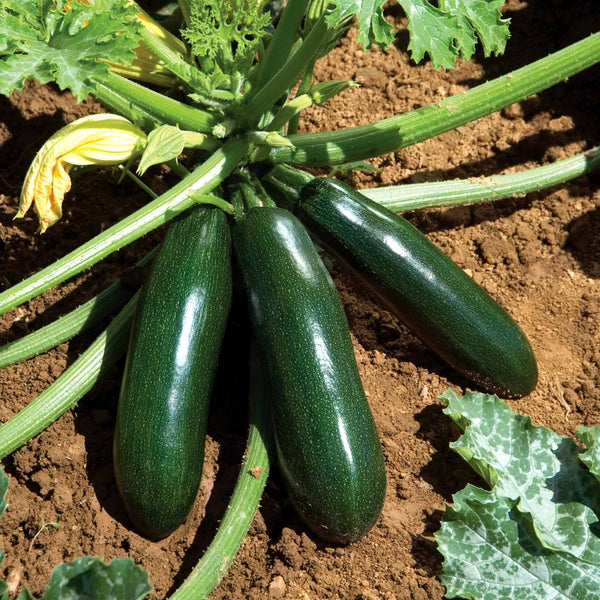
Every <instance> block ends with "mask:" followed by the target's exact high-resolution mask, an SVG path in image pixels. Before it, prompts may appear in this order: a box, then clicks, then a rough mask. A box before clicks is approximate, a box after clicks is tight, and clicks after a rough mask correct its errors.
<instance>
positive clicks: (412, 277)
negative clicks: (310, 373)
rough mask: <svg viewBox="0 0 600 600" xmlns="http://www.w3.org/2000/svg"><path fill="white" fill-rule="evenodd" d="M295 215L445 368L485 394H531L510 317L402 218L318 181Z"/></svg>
mask: <svg viewBox="0 0 600 600" xmlns="http://www.w3.org/2000/svg"><path fill="white" fill-rule="evenodd" d="M295 213H296V214H297V216H298V217H299V218H300V220H301V221H302V222H303V223H304V224H305V225H306V226H307V227H308V228H309V229H310V230H311V231H312V232H313V233H314V234H315V235H316V237H317V238H318V239H319V240H320V242H321V243H322V244H323V245H324V246H325V247H326V248H328V249H329V250H330V251H332V252H333V253H334V254H335V255H336V256H337V257H338V258H339V259H340V260H341V261H342V262H343V263H345V264H346V265H347V266H348V267H350V269H351V270H352V271H354V273H355V274H356V275H357V276H358V277H359V278H360V279H361V280H362V281H363V283H365V284H366V285H367V286H368V287H369V289H371V290H372V291H373V292H374V293H375V295H376V296H378V297H379V299H380V300H381V301H382V303H383V304H384V305H385V306H387V308H388V309H389V310H390V311H391V312H392V313H393V314H395V315H396V317H397V318H398V319H399V320H400V321H402V322H403V323H405V324H406V325H407V326H408V327H409V328H410V329H411V330H412V331H413V332H414V333H415V334H416V335H417V336H418V337H419V338H421V340H422V341H423V342H424V343H425V344H426V345H427V346H429V347H430V348H431V349H432V350H434V351H435V352H436V353H437V354H438V355H439V356H441V357H442V358H443V359H444V360H445V361H446V362H447V363H448V364H450V365H451V366H452V367H454V368H455V369H456V370H457V371H459V372H460V373H462V374H463V375H464V376H465V377H466V378H468V379H470V380H471V381H473V382H474V383H475V384H476V385H478V386H479V387H481V388H483V389H485V390H487V391H488V392H493V393H496V394H498V395H500V396H504V397H520V396H524V395H526V394H529V393H530V392H531V391H532V390H533V389H534V387H535V385H536V383H537V377H538V371H537V364H536V360H535V357H534V354H533V351H532V349H531V346H530V344H529V342H528V341H527V338H526V337H525V335H524V333H523V332H522V330H521V329H520V327H519V326H518V325H517V324H516V323H515V321H514V320H513V319H512V317H510V315H509V314H508V313H507V312H506V311H505V310H504V309H503V308H502V307H501V306H500V305H499V304H498V303H497V302H496V301H495V300H494V299H492V297H491V296H490V295H489V294H488V293H487V292H486V291H485V290H484V289H483V288H481V287H480V286H479V285H477V283H475V282H474V281H473V280H472V279H471V278H470V277H469V276H468V275H467V274H466V273H465V272H464V271H463V270H462V269H461V268H460V267H458V266H457V265H456V264H455V263H454V262H453V261H452V260H450V258H448V257H447V256H446V255H445V254H444V253H443V252H442V251H440V250H439V249H438V248H437V247H436V246H435V245H434V244H432V243H431V242H430V241H429V240H428V239H427V237H425V235H423V234H422V233H421V232H420V231H419V230H418V229H416V228H415V227H413V225H411V224H410V223H409V222H408V221H407V220H406V219H404V218H402V217H400V216H398V215H396V214H394V213H393V212H391V211H389V210H387V209H386V208H383V207H381V206H379V205H378V204H376V203H375V202H373V201H371V200H369V199H368V198H366V197H365V196H363V195H362V194H360V193H359V192H357V191H356V190H354V189H353V188H351V187H350V186H347V185H345V184H343V183H340V182H338V181H334V180H332V179H326V178H316V179H314V180H312V181H311V182H310V183H308V184H307V185H306V186H305V187H304V188H303V189H302V192H301V194H300V201H299V203H298V205H297V207H296V210H295Z"/></svg>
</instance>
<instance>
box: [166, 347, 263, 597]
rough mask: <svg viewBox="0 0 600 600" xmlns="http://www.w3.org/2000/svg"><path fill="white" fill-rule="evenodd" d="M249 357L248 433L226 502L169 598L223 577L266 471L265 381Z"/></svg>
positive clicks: (207, 589) (204, 589)
mask: <svg viewBox="0 0 600 600" xmlns="http://www.w3.org/2000/svg"><path fill="white" fill-rule="evenodd" d="M257 363H258V361H257V359H256V358H255V357H254V358H253V359H252V360H251V382H250V386H251V387H250V432H249V434H248V443H247V445H246V452H245V453H244V456H245V458H244V460H243V462H242V466H241V469H240V474H239V475H238V480H237V482H236V485H235V489H234V490H233V494H232V496H231V499H230V501H229V505H228V507H227V510H226V511H225V514H224V515H223V519H222V521H221V523H220V525H219V529H218V530H217V533H216V535H215V537H214V539H213V541H212V542H211V544H210V546H209V547H208V548H207V550H206V552H205V553H204V555H203V556H202V558H201V559H200V562H199V563H198V564H197V565H196V567H195V568H194V570H193V571H192V572H191V573H190V575H189V577H188V578H187V579H186V580H185V581H184V582H183V584H182V585H181V587H180V588H179V589H178V590H177V591H176V592H175V593H174V594H173V595H172V596H171V598H170V600H201V599H203V598H206V597H207V596H208V595H209V594H210V593H211V592H212V591H213V590H214V589H215V588H216V587H217V585H219V582H220V581H221V579H223V577H224V575H225V573H227V570H228V569H229V567H230V565H231V563H232V562H233V560H234V558H235V555H236V554H237V552H238V550H239V548H240V545H241V543H242V541H243V540H244V538H245V537H246V534H247V533H248V530H249V529H250V525H251V524H252V520H253V519H254V515H255V513H256V510H257V508H258V504H259V502H260V498H261V496H262V494H263V490H264V487H265V484H266V481H267V476H268V474H269V448H270V445H271V434H270V422H269V410H268V402H267V394H268V391H267V384H266V382H265V378H264V374H263V373H262V369H261V368H260V366H259V365H258V364H257Z"/></svg>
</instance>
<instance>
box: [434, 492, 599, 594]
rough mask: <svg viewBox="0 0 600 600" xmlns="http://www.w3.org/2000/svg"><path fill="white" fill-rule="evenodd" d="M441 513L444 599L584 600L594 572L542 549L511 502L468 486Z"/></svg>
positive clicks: (595, 586)
mask: <svg viewBox="0 0 600 600" xmlns="http://www.w3.org/2000/svg"><path fill="white" fill-rule="evenodd" d="M453 500H454V504H453V505H452V506H448V507H447V508H446V513H445V515H444V520H443V522H442V526H441V529H440V531H438V533H437V534H436V539H437V542H438V549H439V550H440V552H441V553H442V554H443V555H444V557H445V558H444V565H443V569H442V572H441V574H440V580H441V582H442V583H443V584H444V585H445V586H446V597H447V598H467V599H469V600H498V599H501V598H505V599H509V598H510V600H589V599H590V598H597V597H598V595H599V594H600V567H598V565H593V564H590V563H587V562H584V561H582V560H581V559H579V558H576V557H574V556H572V555H571V554H568V553H564V552H555V551H552V550H549V549H548V548H545V547H544V546H543V545H542V543H541V542H540V541H539V538H538V537H537V535H536V531H535V527H534V525H533V521H532V519H531V517H530V515H528V514H526V513H522V512H521V511H519V510H518V508H517V503H518V502H517V501H516V500H510V499H509V498H506V497H503V496H501V495H499V494H498V493H497V492H488V491H486V490H482V489H480V488H477V487H474V486H472V485H468V486H467V487H466V488H465V489H464V490H462V491H461V492H459V493H458V494H455V496H454V498H453Z"/></svg>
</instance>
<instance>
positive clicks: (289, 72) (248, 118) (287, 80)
mask: <svg viewBox="0 0 600 600" xmlns="http://www.w3.org/2000/svg"><path fill="white" fill-rule="evenodd" d="M326 33H327V25H326V24H325V19H320V20H319V21H318V22H317V23H316V25H315V26H314V28H313V29H312V31H311V32H310V33H309V34H308V36H307V37H306V39H305V40H304V41H303V42H302V44H301V45H300V47H299V48H298V50H296V52H294V54H292V56H290V57H289V58H288V59H287V61H286V62H285V64H284V65H283V67H281V69H279V71H277V73H276V74H275V75H273V77H271V79H269V81H267V83H266V84H265V85H264V86H263V87H262V88H260V90H259V91H258V92H257V93H256V95H255V96H253V97H252V98H251V100H250V102H249V103H248V104H246V105H244V106H243V107H242V110H243V112H242V114H241V118H242V119H243V122H244V123H246V124H247V125H255V124H257V123H258V122H259V120H260V117H261V116H262V115H263V113H266V112H267V111H268V110H269V109H271V108H272V107H273V106H274V104H275V103H276V102H277V101H278V100H279V98H281V96H283V95H284V94H285V93H286V92H287V91H288V89H289V88H291V87H292V86H293V85H294V83H295V82H296V81H297V80H298V78H299V77H300V76H301V75H302V73H303V72H304V69H305V68H306V65H307V63H309V62H310V61H311V60H313V58H315V57H316V55H317V54H318V52H319V48H320V42H321V41H322V38H323V36H324V35H325V34H326Z"/></svg>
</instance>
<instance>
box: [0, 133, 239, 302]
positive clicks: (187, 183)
mask: <svg viewBox="0 0 600 600" xmlns="http://www.w3.org/2000/svg"><path fill="white" fill-rule="evenodd" d="M247 150H248V142H246V141H244V140H231V141H229V142H227V143H226V144H225V145H224V146H223V147H222V148H220V149H219V150H217V151H216V152H215V153H214V154H213V155H212V156H211V157H210V158H209V159H208V160H206V161H205V162H204V163H202V164H201V165H200V166H198V167H197V168H196V169H195V170H194V171H193V172H192V173H190V174H189V175H188V176H187V177H186V178H185V179H183V180H182V181H180V182H179V183H178V184H177V185H175V186H173V187H172V188H171V189H170V190H168V191H167V192H165V193H164V194H162V195H161V196H159V197H158V198H157V199H156V200H153V201H152V202H149V203H148V204H147V205H146V206H144V207H143V208H141V209H139V210H138V211H136V212H135V213H133V214H132V215H129V216H128V217H126V218H125V219H123V220H122V221H119V222H118V223H116V224H115V225H113V226H112V227H110V228H109V229H107V230H106V231H103V232H102V233H101V234H100V235H97V236H96V237H95V238H93V239H91V240H90V241H89V242H86V243H85V244H83V245H82V246H80V247H79V248H77V249H76V250H74V251H73V252H71V253H70V254H67V256H65V257H63V258H61V259H59V260H57V261H56V262H55V263H53V264H51V265H50V266H48V267H46V268H45V269H42V270H41V271H39V272H38V273H36V274H35V275H32V276H31V277H28V278H27V279H25V280H24V281H22V282H21V283H18V284H17V285H15V286H13V287H12V288H9V289H8V290H6V291H4V292H2V293H1V294H0V314H2V313H4V312H6V311H7V310H10V309H11V308H14V307H15V306H18V305H19V304H21V303H22V302H26V301H27V300H30V299H31V298H33V297H34V296H37V295H38V294H40V293H42V292H43V291H45V290H47V289H48V288H51V287H52V286H53V285H56V284H57V283H61V282H62V281H64V280H65V279H68V278H69V277H72V276H73V275H76V274H77V273H80V272H81V271H83V270H85V269H88V268H89V267H91V266H92V265H94V264H96V263H97V262H98V261H100V260H102V259H103V258H104V257H106V256H108V255H109V254H111V253H113V252H115V251H116V250H119V249H120V248H123V246H126V245H127V244H129V243H131V242H133V241H134V240H136V239H138V238H140V237H142V236H143V235H145V234H146V233H148V232H149V231H152V230H153V229H156V228H157V227H159V226H160V225H163V224H164V223H166V222H167V221H169V220H171V219H172V218H173V217H175V216H177V215H178V214H179V213H181V212H183V211H184V210H186V209H187V208H189V207H190V206H192V205H193V204H195V202H196V201H195V200H194V197H193V196H194V194H195V193H198V194H207V193H209V192H210V191H212V190H213V189H214V188H215V187H216V186H217V185H219V184H220V183H221V182H222V181H223V180H224V179H225V178H226V177H227V176H228V175H229V173H231V171H233V169H234V168H235V167H236V165H237V164H238V163H239V162H240V160H241V159H242V158H243V156H244V155H245V153H246V152H247Z"/></svg>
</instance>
